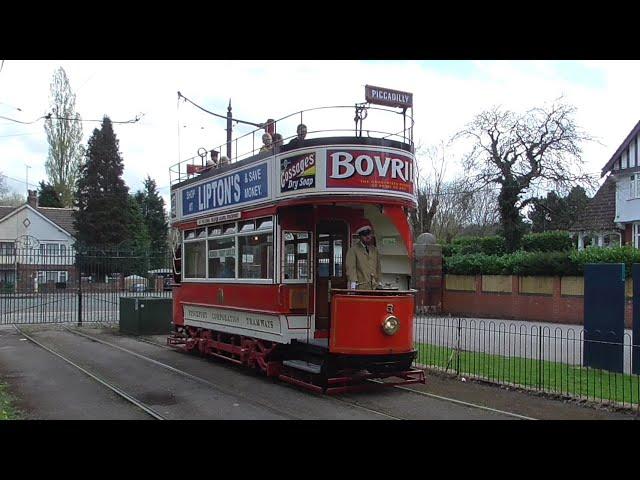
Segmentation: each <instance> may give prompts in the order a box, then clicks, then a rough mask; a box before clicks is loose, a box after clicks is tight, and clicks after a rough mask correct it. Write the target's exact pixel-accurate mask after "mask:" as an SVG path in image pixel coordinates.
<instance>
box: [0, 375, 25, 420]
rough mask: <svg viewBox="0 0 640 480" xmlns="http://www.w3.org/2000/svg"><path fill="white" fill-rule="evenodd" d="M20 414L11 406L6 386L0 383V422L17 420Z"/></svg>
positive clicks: (10, 398)
mask: <svg viewBox="0 0 640 480" xmlns="http://www.w3.org/2000/svg"><path fill="white" fill-rule="evenodd" d="M18 419H20V414H19V412H18V410H16V408H15V407H14V406H13V402H12V397H11V395H10V394H9V391H8V388H7V385H6V384H5V383H2V382H0V420H18Z"/></svg>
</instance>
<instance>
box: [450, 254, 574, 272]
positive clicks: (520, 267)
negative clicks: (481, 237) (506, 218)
mask: <svg viewBox="0 0 640 480" xmlns="http://www.w3.org/2000/svg"><path fill="white" fill-rule="evenodd" d="M444 270H445V272H446V273H452V274H455V275H476V274H483V275H523V276H538V275H542V276H544V275H549V276H563V275H580V272H581V269H580V265H579V264H578V263H577V261H576V260H574V259H572V258H571V257H570V256H569V254H568V253H567V252H524V251H518V252H515V253H510V254H505V255H484V254H470V255H454V256H452V257H449V258H445V259H444Z"/></svg>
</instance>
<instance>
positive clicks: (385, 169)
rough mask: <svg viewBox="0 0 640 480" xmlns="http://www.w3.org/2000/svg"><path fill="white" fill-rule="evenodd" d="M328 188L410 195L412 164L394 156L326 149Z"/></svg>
mask: <svg viewBox="0 0 640 480" xmlns="http://www.w3.org/2000/svg"><path fill="white" fill-rule="evenodd" d="M327 187H328V188H351V189H359V188H372V189H379V190H391V191H396V192H403V193H409V194H413V161H412V159H411V157H409V156H405V155H401V154H398V153H395V152H394V153H388V152H379V151H369V150H360V149H358V150H356V149H340V150H333V149H330V150H327Z"/></svg>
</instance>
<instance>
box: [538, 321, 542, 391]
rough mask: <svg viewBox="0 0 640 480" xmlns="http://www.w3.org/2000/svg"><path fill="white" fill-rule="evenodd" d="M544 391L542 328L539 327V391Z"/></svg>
mask: <svg viewBox="0 0 640 480" xmlns="http://www.w3.org/2000/svg"><path fill="white" fill-rule="evenodd" d="M541 389H542V326H538V390H541Z"/></svg>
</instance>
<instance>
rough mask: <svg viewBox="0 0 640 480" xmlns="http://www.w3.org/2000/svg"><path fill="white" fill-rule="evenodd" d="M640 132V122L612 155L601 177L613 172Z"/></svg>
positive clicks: (603, 168)
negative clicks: (614, 166)
mask: <svg viewBox="0 0 640 480" xmlns="http://www.w3.org/2000/svg"><path fill="white" fill-rule="evenodd" d="M639 132H640V122H638V123H636V126H635V127H633V129H632V130H631V131H630V132H629V135H627V138H625V139H624V142H622V143H621V144H620V146H619V147H618V149H617V150H616V151H615V153H614V154H613V155H611V158H610V159H609V161H608V162H607V164H606V165H605V166H604V167H602V173H601V175H600V176H601V177H604V176H605V175H606V174H607V173H608V172H609V170H611V168H612V167H613V164H614V162H615V161H616V160H617V159H618V158H619V157H620V155H621V154H622V152H623V151H624V150H625V149H626V148H627V147H628V146H629V144H630V143H631V142H632V141H633V140H634V139H635V138H636V135H637V134H638V133H639Z"/></svg>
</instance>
